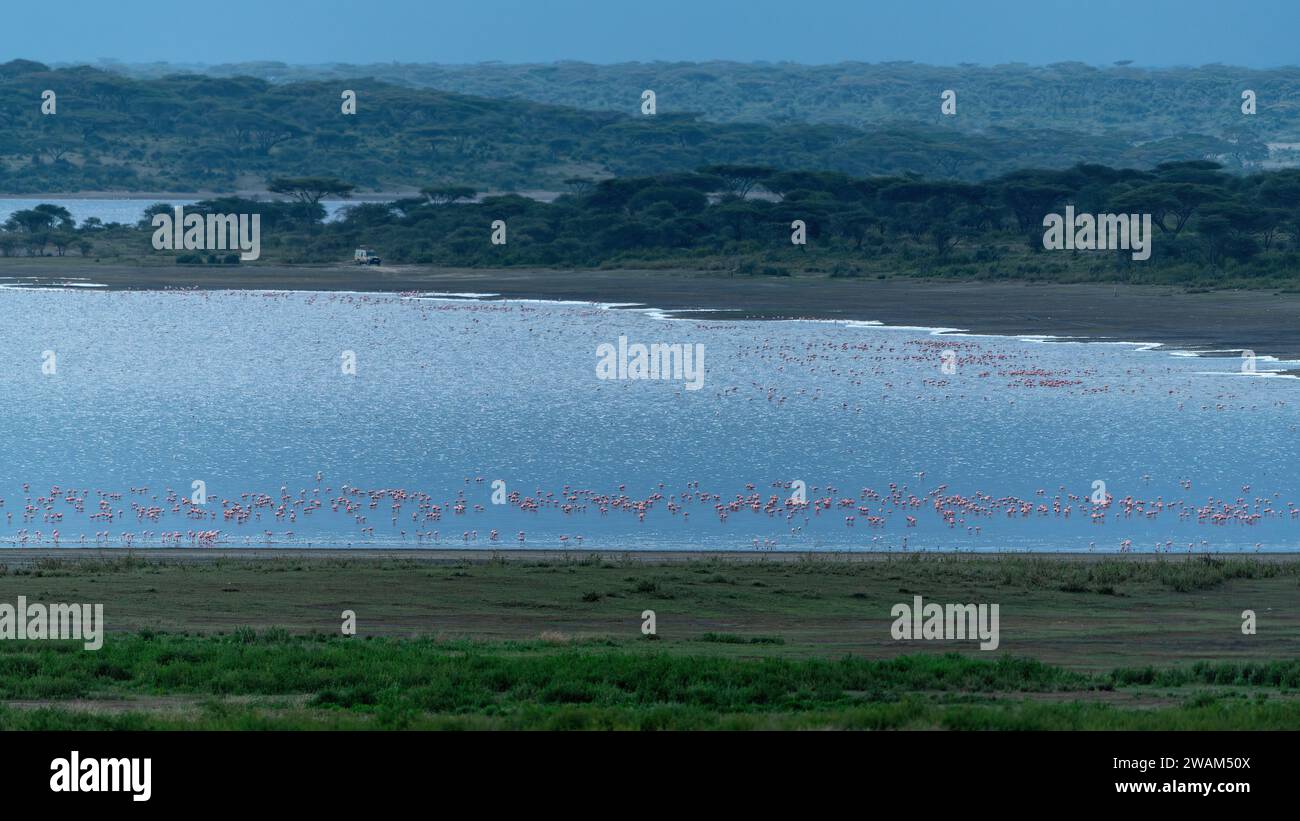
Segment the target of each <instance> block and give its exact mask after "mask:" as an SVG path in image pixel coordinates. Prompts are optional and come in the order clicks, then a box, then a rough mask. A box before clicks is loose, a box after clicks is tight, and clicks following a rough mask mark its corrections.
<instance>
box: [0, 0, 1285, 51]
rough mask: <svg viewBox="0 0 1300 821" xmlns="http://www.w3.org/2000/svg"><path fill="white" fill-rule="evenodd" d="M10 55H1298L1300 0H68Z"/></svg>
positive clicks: (3, 37)
mask: <svg viewBox="0 0 1300 821" xmlns="http://www.w3.org/2000/svg"><path fill="white" fill-rule="evenodd" d="M0 46H3V48H2V50H0V57H2V58H3V59H11V58H14V57H26V58H29V59H35V60H42V61H45V62H68V61H85V62H95V61H96V60H98V59H99V58H101V57H112V58H116V59H119V60H123V61H127V62H150V61H154V60H166V61H169V62H198V63H221V62H236V61H241V60H282V61H284V62H289V63H322V62H335V61H337V62H352V63H367V62H388V61H399V62H438V63H467V62H479V61H483V60H501V61H504V62H543V61H550V60H562V59H569V60H585V61H588V62H596V63H610V62H622V61H627V60H642V61H650V60H707V59H726V60H743V61H749V60H793V61H796V62H804V63H827V62H835V61H838V60H861V61H865V62H879V61H883V60H916V61H917V62H925V63H937V64H945V65H951V64H955V63H959V62H973V63H984V64H994V63H1005V62H1017V61H1018V62H1026V63H1033V64H1044V63H1053V62H1058V61H1063V60H1079V61H1083V62H1087V63H1093V64H1105V63H1111V62H1113V61H1115V60H1123V59H1128V60H1133V61H1134V62H1136V63H1138V64H1140V65H1155V66H1165V65H1201V64H1204V63H1214V62H1220V63H1229V64H1234V65H1244V66H1252V67H1271V66H1279V65H1294V64H1296V63H1298V62H1300V55H1298V54H1297V52H1300V0H1238V1H1237V2H1228V1H1227V0H639V1H638V2H632V0H451V1H449V0H61V2H58V3H55V4H53V5H51V4H48V3H21V4H19V3H6V4H5V10H4V17H3V23H2V24H0Z"/></svg>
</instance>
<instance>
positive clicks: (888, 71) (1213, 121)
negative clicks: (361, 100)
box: [109, 62, 1300, 143]
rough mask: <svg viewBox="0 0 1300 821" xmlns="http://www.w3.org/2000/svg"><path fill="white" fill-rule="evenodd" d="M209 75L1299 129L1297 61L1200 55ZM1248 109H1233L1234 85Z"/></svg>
mask: <svg viewBox="0 0 1300 821" xmlns="http://www.w3.org/2000/svg"><path fill="white" fill-rule="evenodd" d="M109 68H110V69H111V70H114V71H118V72H122V73H124V74H127V75H129V76H134V77H150V78H158V77H162V76H165V75H167V74H173V73H177V72H180V71H182V68H181V67H177V66H168V65H166V64H152V65H129V66H128V65H121V64H116V65H112V66H109ZM188 70H189V71H200V72H203V73H207V74H209V75H211V76H219V77H238V76H247V77H259V78H261V79H264V80H267V81H269V82H274V83H280V84H283V83H292V82H304V81H309V80H322V79H328V80H332V81H337V80H344V79H347V78H349V77H373V78H375V79H377V80H381V81H384V82H389V83H394V84H397V85H405V86H410V87H413V88H434V89H439V90H441V91H452V92H457V93H460V94H470V95H474V96H479V97H493V98H499V99H520V100H530V101H532V102H539V103H550V104H553V105H562V106H569V107H572V108H581V109H591V110H600V111H617V112H622V113H625V114H633V113H636V111H637V108H638V104H639V95H640V93H641V91H642V90H643V89H647V88H648V89H654V91H655V92H656V94H657V95H658V97H659V101H660V103H661V105H662V110H663V111H679V112H680V111H694V112H699V113H700V115H701V118H702V119H704V120H707V121H711V122H719V123H740V122H747V123H771V124H778V125H779V124H788V123H813V124H825V125H845V126H852V127H855V128H867V127H872V126H880V125H889V124H897V123H900V122H907V123H929V124H932V125H940V124H942V125H945V126H948V127H953V128H957V129H960V130H963V131H968V132H969V131H985V130H989V129H994V128H1005V129H1035V130H1055V131H1070V132H1078V133H1083V134H1094V135H1115V134H1118V135H1121V136H1124V137H1125V138H1128V139H1132V140H1134V141H1139V140H1156V139H1163V138H1167V137H1176V136H1179V135H1182V134H1188V133H1193V134H1207V135H1211V136H1215V137H1221V138H1225V139H1237V138H1241V139H1242V140H1244V141H1245V142H1248V143H1249V142H1256V143H1258V142H1270V141H1283V142H1290V141H1294V140H1295V139H1296V135H1297V134H1298V133H1300V128H1297V126H1300V68H1297V67H1288V68H1278V69H1268V70H1257V69H1244V68H1239V67H1236V66H1224V65H1207V66H1200V67H1185V68H1159V69H1152V68H1141V67H1138V66H1133V65H1128V64H1127V63H1125V64H1122V65H1120V64H1117V65H1113V66H1105V67H1097V66H1090V65H1086V64H1084V63H1057V64H1054V65H1049V66H1028V65H1024V64H1020V63H1013V64H1009V65H1000V66H976V65H970V64H966V65H961V66H955V67H948V66H930V65H922V64H918V63H911V62H892V63H874V64H873V63H835V64H831V65H798V64H794V63H729V62H705V63H620V64H615V65H592V64H589V63H579V62H561V63H553V64H543V65H537V64H533V65H529V64H523V65H515V64H506V63H480V64H477V65H429V64H402V63H377V64H372V65H345V64H344V65H340V64H334V65H322V66H288V65H285V64H284V63H273V62H263V63H240V64H234V65H221V66H210V67H201V68H200V67H191V68H189V69H188ZM944 89H953V90H955V91H956V92H957V93H958V104H959V105H958V116H956V117H943V116H941V115H940V113H939V105H938V101H939V94H940V93H941V92H942V91H943V90H944ZM1245 89H1251V90H1253V91H1254V92H1255V93H1256V95H1257V99H1258V114H1257V115H1256V116H1254V117H1243V116H1242V113H1241V92H1242V91H1243V90H1245Z"/></svg>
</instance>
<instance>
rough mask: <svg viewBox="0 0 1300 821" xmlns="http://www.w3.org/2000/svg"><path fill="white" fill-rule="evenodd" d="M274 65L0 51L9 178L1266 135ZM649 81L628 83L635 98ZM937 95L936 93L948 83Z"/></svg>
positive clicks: (93, 186)
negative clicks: (191, 64)
mask: <svg viewBox="0 0 1300 821" xmlns="http://www.w3.org/2000/svg"><path fill="white" fill-rule="evenodd" d="M563 70H565V69H564V67H563V66H561V67H556V71H561V72H562V71H563ZM274 79H276V80H277V81H276V82H272V81H270V80H268V79H261V78H256V77H249V76H235V77H221V76H213V75H211V74H193V73H191V74H167V75H165V76H159V77H151V78H141V79H137V78H133V77H130V76H126V75H125V74H122V73H119V72H116V71H112V72H110V71H105V70H101V69H96V68H92V67H88V66H78V67H69V68H61V69H51V68H49V67H47V66H44V65H42V64H40V63H35V62H31V61H26V60H16V61H12V62H9V63H5V64H3V65H0V191H7V192H11V193H23V192H40V193H53V192H60V191H77V190H137V191H141V190H179V191H194V190H209V191H233V190H238V189H241V188H242V189H248V188H250V187H257V186H259V185H260V184H262V182H264V181H265V180H266V179H267V178H269V177H272V176H282V175H294V176H299V175H329V176H334V177H339V178H342V179H345V180H347V181H348V182H351V183H354V184H356V185H357V186H359V187H360V188H361V189H362V190H366V189H369V190H412V189H415V188H419V187H421V186H423V185H430V184H451V183H457V184H467V185H472V186H475V187H477V188H479V189H481V190H482V189H493V190H506V191H510V190H526V189H542V188H547V189H550V190H560V189H561V188H563V186H564V181H565V180H569V179H575V178H582V179H597V178H604V177H608V176H611V175H618V176H629V175H651V174H663V173H670V172H676V171H689V170H693V169H696V168H699V167H701V166H705V165H711V164H720V163H721V164H752V165H760V166H766V167H770V168H774V169H778V170H794V169H820V170H826V171H836V172H841V173H845V174H850V175H854V176H859V177H864V176H872V175H897V174H906V173H914V174H922V175H925V176H927V177H932V178H957V179H965V180H979V179H987V178H990V177H993V176H997V175H999V174H1002V173H1006V172H1008V171H1011V170H1015V169H1016V168H1022V167H1026V166H1032V167H1039V168H1066V167H1070V166H1072V165H1074V164H1076V163H1079V162H1093V163H1102V164H1106V165H1110V166H1114V167H1135V168H1149V167H1153V166H1154V165H1156V164H1158V163H1160V162H1166V161H1173V160H1182V159H1200V158H1206V157H1215V158H1219V159H1223V160H1226V162H1227V164H1228V165H1229V166H1234V165H1235V166H1237V167H1241V165H1242V164H1244V163H1250V162H1252V161H1255V160H1257V159H1258V158H1259V156H1260V155H1261V152H1262V151H1263V148H1262V146H1261V145H1259V144H1257V143H1251V142H1248V141H1237V142H1233V141H1230V140H1225V139H1223V138H1220V137H1213V136H1208V137H1207V136H1197V135H1194V134H1189V133H1186V132H1179V133H1178V134H1177V135H1176V136H1170V137H1167V138H1163V139H1159V140H1148V141H1135V140H1133V139H1132V138H1131V137H1130V136H1126V135H1122V134H1118V133H1100V134H1085V133H1082V132H1078V131H1061V130H1056V129H1051V128H1047V127H1034V128H1030V127H1015V128H1002V127H990V128H988V129H987V130H985V131H983V132H981V133H968V132H965V131H963V130H961V129H959V128H958V127H957V126H956V125H955V121H959V120H960V119H961V117H957V118H953V117H948V118H944V119H942V120H939V119H937V118H935V117H930V118H928V119H929V121H923V122H913V123H902V122H895V123H891V124H880V125H874V126H872V127H871V128H858V127H855V126H852V125H845V124H830V123H803V122H782V123H745V122H739V121H730V122H715V121H712V120H710V119H708V118H707V117H706V116H704V113H703V112H700V113H691V112H687V111H682V110H680V108H679V107H678V106H677V105H676V104H675V102H670V101H672V100H673V98H672V94H673V92H672V91H671V87H665V92H664V96H661V98H660V99H661V103H660V107H659V112H658V113H657V114H656V115H654V116H644V115H641V114H639V113H622V112H617V111H609V110H603V111H590V110H580V109H577V108H571V107H564V106H559V105H552V104H545V103H539V102H532V101H527V100H520V99H512V100H504V99H499V98H488V97H482V96H468V95H465V94H460V93H455V92H449V91H442V90H435V89H431V88H415V87H412V86H410V85H396V84H393V83H390V82H384V81H382V80H379V79H374V78H367V77H353V78H346V77H338V78H334V79H330V80H314V81H310V82H279V81H278V80H280V79H283V78H278V77H277V78H274ZM697 82H698V83H700V84H703V83H705V80H704V79H703V78H702V77H701V78H697ZM639 85H640V83H633V84H632V86H631V87H632V88H634V89H635V91H634V93H633V97H634V98H635V99H638V100H639V95H640V89H639V88H638V86H639ZM47 89H48V90H52V91H54V92H55V93H56V95H57V97H56V102H57V111H56V113H55V114H53V115H45V114H42V113H41V109H40V104H41V95H42V92H43V91H45V90H47ZM343 89H352V90H354V91H356V92H357V94H358V105H357V114H356V115H355V116H346V115H343V114H342V113H341V112H340V104H341V100H340V94H341V92H342V90H343ZM593 93H594V92H593ZM774 96H775V95H774ZM963 100H964V98H963ZM932 102H934V103H935V106H934V107H935V109H936V110H937V102H938V99H937V96H936V97H935V98H934V99H933V100H932ZM966 104H967V103H965V102H964V101H963V102H959V105H966ZM967 110H968V109H965V108H963V109H962V111H963V112H965V111H967ZM962 116H965V115H964V113H963V115H962Z"/></svg>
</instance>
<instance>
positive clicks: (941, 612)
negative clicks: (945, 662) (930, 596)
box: [889, 596, 1001, 650]
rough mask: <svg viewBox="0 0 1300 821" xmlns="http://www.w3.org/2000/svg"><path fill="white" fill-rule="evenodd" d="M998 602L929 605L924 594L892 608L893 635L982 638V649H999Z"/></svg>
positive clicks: (897, 637)
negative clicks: (924, 600) (923, 597)
mask: <svg viewBox="0 0 1300 821" xmlns="http://www.w3.org/2000/svg"><path fill="white" fill-rule="evenodd" d="M998 610H999V608H998V605H996V604H935V603H933V602H931V603H929V604H925V603H924V602H923V601H922V600H921V597H920V596H913V597H912V603H911V604H910V605H909V604H907V603H906V602H903V603H900V604H896V605H894V606H893V607H891V608H890V609H889V615H891V616H893V617H894V624H893V626H892V627H891V628H890V630H889V632H890V635H892V636H893V637H894V641H911V640H913V639H922V640H936V639H937V640H943V641H954V640H956V641H960V640H964V639H972V640H973V639H979V641H980V649H981V650H996V649H998V643H999V641H1000V640H1001V639H1000V638H999V630H998Z"/></svg>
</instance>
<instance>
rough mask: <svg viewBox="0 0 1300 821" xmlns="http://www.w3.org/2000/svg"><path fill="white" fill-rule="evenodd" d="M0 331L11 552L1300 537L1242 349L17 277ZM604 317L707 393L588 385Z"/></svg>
mask: <svg viewBox="0 0 1300 821" xmlns="http://www.w3.org/2000/svg"><path fill="white" fill-rule="evenodd" d="M0 328H3V329H4V332H3V333H2V334H0V365H3V368H4V374H5V377H4V379H3V382H2V383H0V384H3V396H4V398H5V399H6V400H7V401H6V402H4V404H3V406H0V499H3V506H0V545H15V544H25V545H27V546H38V545H46V546H49V545H53V544H54V536H53V533H54V531H55V530H57V531H58V534H59V536H58V544H59V545H61V546H70V547H71V546H79V545H83V544H85V545H94V544H109V545H113V546H117V545H121V544H133V545H160V544H179V545H203V544H228V545H245V544H251V545H266V544H272V545H279V546H286V545H307V544H311V545H314V546H320V545H337V546H346V545H353V546H359V545H368V544H374V545H384V546H394V545H402V544H406V545H409V546H413V547H414V546H418V545H425V546H441V547H458V546H466V547H480V548H481V547H490V546H500V547H519V546H523V547H538V548H542V547H545V548H552V547H563V546H568V547H574V548H577V547H584V548H594V549H602V550H604V549H608V550H633V549H638V548H657V549H672V548H682V549H689V548H696V549H698V548H729V549H741V548H757V549H827V550H845V549H855V550H857V549H860V550H893V551H899V550H909V551H915V550H1071V551H1088V550H1096V551H1098V552H1113V551H1118V550H1122V549H1132V550H1135V551H1143V552H1148V551H1151V550H1155V549H1160V550H1172V551H1175V552H1178V551H1182V552H1185V551H1187V550H1188V549H1189V548H1190V549H1194V550H1198V551H1199V550H1205V549H1212V550H1243V551H1253V550H1256V549H1261V550H1278V549H1300V510H1297V508H1296V505H1297V504H1300V470H1297V468H1296V465H1297V464H1298V463H1300V459H1298V458H1297V457H1300V444H1297V443H1298V442H1300V438H1297V435H1296V425H1297V423H1300V419H1297V412H1296V410H1297V404H1296V403H1297V401H1298V400H1300V381H1297V380H1293V379H1285V378H1263V377H1259V376H1255V377H1250V376H1245V375H1242V374H1241V373H1240V360H1239V359H1237V358H1198V357H1188V356H1175V355H1171V353H1170V352H1168V351H1165V350H1160V349H1152V348H1150V347H1149V346H1141V345H1136V344H1107V343H1080V342H1063V341H1047V340H1043V339H1032V338H1022V339H1016V338H1006V337H987V336H982V337H981V336H966V335H958V334H947V335H936V334H935V332H933V331H931V330H927V329H902V328H885V327H880V326H873V325H870V324H866V323H833V322H813V321H784V322H750V321H745V322H740V321H728V320H727V319H726V314H725V312H724V313H719V314H718V315H717V318H716V319H711V320H708V321H699V320H693V319H692V320H681V319H671V318H668V317H665V316H663V315H662V314H660V313H658V312H655V311H647V310H627V309H620V308H614V307H609V306H595V305H589V304H559V303H543V302H524V301H509V302H505V301H474V300H468V299H444V298H433V297H428V296H424V297H416V296H413V295H409V296H398V295H367V294H308V293H284V292H276V293H269V292H103V291H94V290H89V289H59V290H54V289H50V290H31V289H20V288H2V289H0ZM620 336H626V337H628V340H629V342H631V343H637V342H640V343H646V344H648V343H653V342H662V343H689V344H701V345H703V346H704V352H705V357H704V381H703V387H702V388H701V389H699V390H688V389H687V387H686V385H685V383H684V382H683V381H675V380H636V381H633V380H602V379H600V378H598V377H597V369H596V366H597V362H598V357H597V354H596V351H597V346H598V345H600V344H601V343H613V344H617V341H618V338H619V337H620ZM348 351H351V352H353V353H355V359H356V373H355V375H351V374H348V373H344V369H343V367H342V365H343V363H344V359H343V357H344V355H345V352H348ZM947 351H951V352H952V356H955V363H956V364H955V372H954V373H951V374H949V373H945V372H944V368H943V364H944V362H945V352H947ZM47 352H52V353H53V355H54V356H53V360H52V361H53V363H54V371H55V372H54V373H46V372H43V368H42V366H43V364H44V365H45V368H44V370H45V371H48V370H50V368H49V363H50V361H51V358H50V357H49V355H48V353H47ZM1259 367H1260V369H1261V370H1262V369H1265V368H1271V367H1280V366H1278V365H1274V364H1271V363H1263V362H1261V363H1260V365H1259ZM318 474H319V476H320V479H319V480H318V479H317V476H318ZM497 480H500V481H503V482H504V483H505V494H506V495H507V497H508V498H507V499H506V503H505V504H493V500H492V495H493V482H494V481H497ZM796 480H797V481H801V482H803V483H804V484H805V486H806V488H807V504H802V503H800V502H799V500H798V499H797V498H796V499H795V500H794V501H790V500H791V498H792V496H794V495H795V494H796V490H797V488H796V487H795V486H793V485H792V484H791V483H792V482H794V481H796ZM196 481H202V482H203V483H205V486H206V493H207V499H206V502H205V503H204V504H202V505H192V504H190V503H189V497H190V496H191V494H192V493H193V492H194V490H193V488H194V482H196ZM1097 482H1104V483H1105V488H1104V489H1105V491H1106V492H1107V493H1109V494H1110V496H1111V500H1110V502H1109V504H1106V505H1105V506H1099V505H1094V504H1093V503H1092V502H1091V500H1090V497H1092V496H1093V494H1094V492H1095V491H1096V490H1097V489H1098V486H1097V485H1095V483H1097ZM24 486H26V489H24ZM823 500H825V501H823ZM720 507H721V510H720V509H719V508H720ZM602 509H603V510H602ZM1094 514H1097V516H1096V517H1094ZM847 517H852V519H849V518H847ZM909 517H911V518H910V520H909ZM493 531H495V536H494V533H493ZM521 537H522V538H521ZM1126 540H1127V541H1126Z"/></svg>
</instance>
